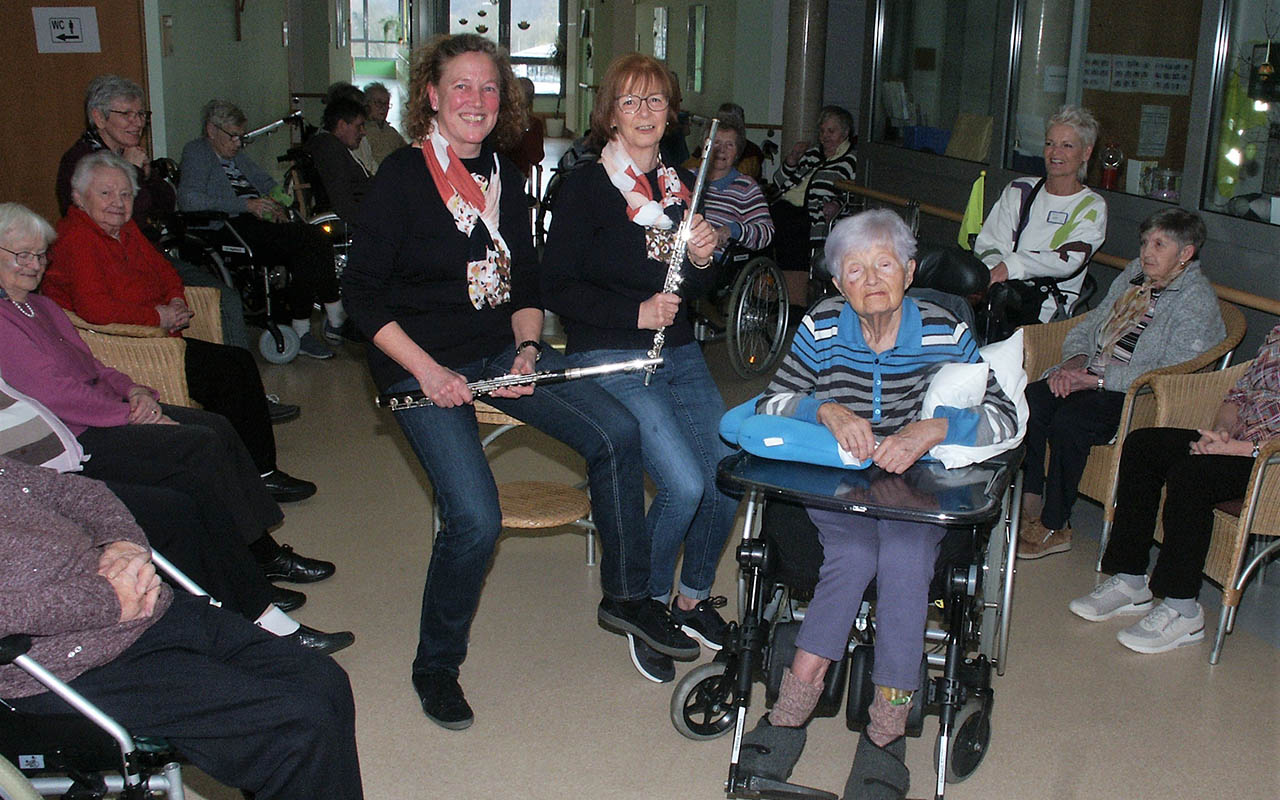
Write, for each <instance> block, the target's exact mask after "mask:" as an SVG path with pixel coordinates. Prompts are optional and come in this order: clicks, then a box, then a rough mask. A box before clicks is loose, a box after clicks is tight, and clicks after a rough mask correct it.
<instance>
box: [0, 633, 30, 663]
mask: <svg viewBox="0 0 1280 800" xmlns="http://www.w3.org/2000/svg"><path fill="white" fill-rule="evenodd" d="M30 649H31V637H30V636H28V635H27V634H25V633H11V634H9V635H8V636H5V637H4V638H2V639H0V666H2V665H4V664H12V663H13V660H14V659H15V658H17V657H18V656H20V655H24V654H25V653H26V652H27V651H28V650H30Z"/></svg>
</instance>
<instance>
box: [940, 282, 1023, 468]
mask: <svg viewBox="0 0 1280 800" xmlns="http://www.w3.org/2000/svg"><path fill="white" fill-rule="evenodd" d="M920 307H921V314H922V316H923V324H924V331H925V335H924V342H923V344H924V346H925V347H926V348H930V347H938V348H940V352H946V353H948V358H947V360H949V361H955V362H960V363H966V364H976V363H978V362H979V361H981V360H982V356H981V354H980V353H979V351H978V345H977V343H976V342H975V341H974V340H973V337H972V336H971V335H970V333H969V328H968V326H967V325H965V324H964V323H963V322H957V321H955V320H954V319H953V318H952V317H951V315H950V314H948V313H947V312H945V311H944V310H942V309H941V308H938V307H936V306H933V305H932V304H929V303H921V304H920ZM934 417H935V418H945V419H946V420H947V437H946V439H944V440H943V441H942V444H958V445H968V446H985V445H991V444H998V443H1000V442H1003V441H1006V440H1008V439H1011V438H1013V437H1014V436H1015V435H1016V434H1017V432H1018V415H1017V409H1016V407H1015V405H1014V402H1013V399H1012V398H1010V397H1009V395H1008V394H1006V393H1005V391H1004V389H1003V388H1002V387H1001V386H1000V383H999V381H997V380H996V375H995V372H994V371H992V370H988V372H987V386H986V392H985V393H984V395H983V398H982V402H981V403H980V404H978V405H976V406H971V407H969V408H955V407H952V406H940V407H938V408H937V409H936V410H935V411H934Z"/></svg>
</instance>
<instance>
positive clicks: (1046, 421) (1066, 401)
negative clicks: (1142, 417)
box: [1022, 381, 1124, 531]
mask: <svg viewBox="0 0 1280 800" xmlns="http://www.w3.org/2000/svg"><path fill="white" fill-rule="evenodd" d="M1027 405H1028V406H1029V408H1030V412H1031V416H1030V419H1028V421H1027V437H1026V439H1024V440H1023V443H1024V444H1025V445H1026V447H1027V457H1026V459H1025V460H1024V461H1023V462H1022V466H1023V470H1024V471H1025V476H1026V477H1025V479H1024V481H1023V484H1022V489H1023V491H1025V492H1028V493H1030V494H1038V495H1043V496H1044V510H1043V511H1042V512H1040V521H1041V522H1043V523H1044V525H1045V527H1046V528H1049V529H1050V530H1055V531H1056V530H1058V529H1060V528H1063V527H1065V526H1066V524H1067V523H1068V522H1069V521H1070V520H1071V509H1072V507H1074V506H1075V504H1076V494H1077V492H1078V490H1079V488H1080V476H1082V475H1084V465H1085V462H1086V461H1088V459H1089V448H1091V447H1093V446H1094V445H1095V444H1106V443H1107V442H1109V441H1111V438H1112V437H1113V436H1115V435H1116V431H1117V430H1118V429H1119V427H1120V412H1121V410H1123V408H1124V394H1123V393H1122V392H1093V391H1082V392H1072V393H1071V394H1069V395H1067V396H1066V397H1055V396H1054V394H1053V392H1050V391H1049V382H1048V381H1036V382H1035V383H1032V384H1029V385H1028V386H1027ZM1046 448H1047V449H1048V451H1049V470H1048V473H1047V474H1046V472H1045V467H1044V457H1045V450H1046Z"/></svg>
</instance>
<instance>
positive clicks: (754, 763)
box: [738, 716, 807, 781]
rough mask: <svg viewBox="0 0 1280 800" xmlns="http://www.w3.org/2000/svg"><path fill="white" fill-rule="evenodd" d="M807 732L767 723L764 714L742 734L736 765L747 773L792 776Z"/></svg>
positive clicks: (776, 776)
mask: <svg viewBox="0 0 1280 800" xmlns="http://www.w3.org/2000/svg"><path fill="white" fill-rule="evenodd" d="M806 736H807V733H806V731H805V729H804V728H787V727H782V726H775V725H770V724H769V717H768V716H764V717H761V718H760V721H759V722H757V723H756V726H755V727H754V728H752V729H751V730H749V731H747V732H746V733H745V734H743V736H742V748H741V749H740V750H739V751H738V767H739V768H740V769H742V770H743V771H745V772H746V773H747V774H748V775H758V776H760V777H762V778H771V779H773V780H775V781H785V780H787V779H788V778H790V777H791V770H793V769H795V766H796V762H797V761H799V760H800V754H801V753H802V752H804V742H805V738H806Z"/></svg>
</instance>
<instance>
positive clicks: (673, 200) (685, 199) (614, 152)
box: [600, 139, 693, 261]
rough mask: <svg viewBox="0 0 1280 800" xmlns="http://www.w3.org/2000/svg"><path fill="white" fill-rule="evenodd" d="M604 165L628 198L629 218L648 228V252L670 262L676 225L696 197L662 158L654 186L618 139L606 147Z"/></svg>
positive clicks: (611, 178)
mask: <svg viewBox="0 0 1280 800" xmlns="http://www.w3.org/2000/svg"><path fill="white" fill-rule="evenodd" d="M600 164H601V166H603V167H604V171H605V173H606V174H608V176H609V182H610V183H612V184H613V185H614V188H616V189H617V190H618V191H619V192H621V193H622V199H623V200H626V201H627V218H628V219H630V220H631V221H632V222H634V223H635V224H637V225H639V226H641V227H642V228H644V229H645V251H646V254H647V255H648V257H649V258H651V259H653V260H655V261H666V260H667V259H668V257H669V256H670V254H671V251H672V249H673V248H674V247H675V227H676V225H677V224H678V223H679V222H680V219H681V217H683V216H684V210H685V209H686V208H688V207H689V201H690V200H692V199H693V197H692V193H691V192H690V191H689V189H688V187H686V186H685V185H684V183H683V182H682V181H681V180H680V174H679V173H678V172H676V170H675V168H674V167H668V166H666V165H664V164H663V163H662V161H661V159H659V161H658V190H659V192H660V196H659V197H657V198H655V197H654V196H653V187H652V186H650V184H649V179H648V178H646V177H645V175H644V173H643V172H641V171H640V168H639V167H637V166H636V163H635V162H634V161H632V160H631V156H629V155H627V151H626V150H625V149H624V148H623V146H622V144H621V143H620V142H618V140H617V139H614V140H613V141H611V142H609V143H608V144H606V145H605V146H604V149H603V150H602V151H601V153H600Z"/></svg>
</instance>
